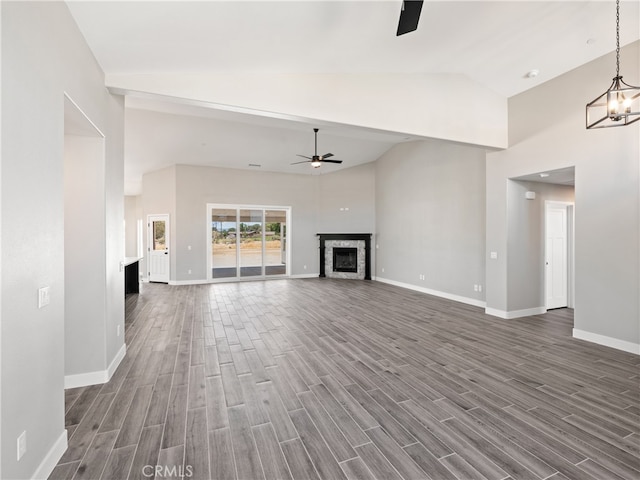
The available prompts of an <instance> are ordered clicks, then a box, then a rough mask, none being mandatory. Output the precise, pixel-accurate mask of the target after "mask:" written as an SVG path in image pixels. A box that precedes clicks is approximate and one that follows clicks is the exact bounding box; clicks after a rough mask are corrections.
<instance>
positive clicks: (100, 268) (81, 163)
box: [63, 93, 110, 388]
mask: <svg viewBox="0 0 640 480" xmlns="http://www.w3.org/2000/svg"><path fill="white" fill-rule="evenodd" d="M63 161H64V173H63V179H64V252H63V254H64V338H65V344H64V355H65V357H64V374H65V388H72V387H77V386H81V385H88V384H91V383H100V382H103V381H105V380H104V379H103V377H101V376H100V374H99V372H103V371H105V367H106V366H105V365H104V358H105V351H104V349H105V338H106V336H107V334H108V333H110V332H107V330H106V329H107V326H106V320H107V318H106V293H105V292H106V288H107V263H106V258H105V252H106V248H107V247H106V237H107V235H106V223H105V222H106V220H105V177H104V176H105V137H104V135H103V134H102V132H101V131H100V130H99V129H98V127H96V125H95V124H94V123H93V122H92V121H91V120H90V119H89V118H88V117H87V115H85V113H84V112H83V111H82V109H81V108H80V107H79V106H78V105H77V104H76V103H75V102H74V101H73V100H72V99H71V98H70V97H69V96H68V95H67V94H66V93H65V94H64V154H63ZM87 312H92V313H91V315H88V314H87ZM98 352H101V354H100V353H98Z"/></svg>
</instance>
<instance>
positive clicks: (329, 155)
mask: <svg viewBox="0 0 640 480" xmlns="http://www.w3.org/2000/svg"><path fill="white" fill-rule="evenodd" d="M329 157H333V153H325V154H324V155H322V157H320V158H322V159H323V160H324V159H325V158H329Z"/></svg>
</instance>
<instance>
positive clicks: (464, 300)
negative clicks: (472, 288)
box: [375, 277, 486, 308]
mask: <svg viewBox="0 0 640 480" xmlns="http://www.w3.org/2000/svg"><path fill="white" fill-rule="evenodd" d="M375 281H376V282H380V283H387V284H389V285H394V286H396V287H402V288H406V289H409V290H415V291H416V292H421V293H426V294H428V295H433V296H434V297H441V298H446V299H447V300H453V301H454V302H460V303H466V304H467V305H473V306H474V307H482V308H484V307H485V306H486V302H484V301H483V300H478V299H476V298H469V297H463V296H461V295H455V294H453V293H447V292H441V291H439V290H432V289H430V288H425V287H418V286H417V285H411V284H410V283H404V282H397V281H395V280H389V279H388V278H382V277H375Z"/></svg>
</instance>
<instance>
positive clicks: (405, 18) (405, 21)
mask: <svg viewBox="0 0 640 480" xmlns="http://www.w3.org/2000/svg"><path fill="white" fill-rule="evenodd" d="M422 3H423V0H403V2H402V10H401V11H400V21H399V22H398V31H397V33H396V37H399V36H400V35H404V34H405V33H409V32H413V31H414V30H416V29H417V28H418V20H420V12H421V11H422Z"/></svg>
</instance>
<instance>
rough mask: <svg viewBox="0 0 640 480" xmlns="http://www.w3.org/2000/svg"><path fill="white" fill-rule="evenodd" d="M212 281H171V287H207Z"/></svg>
mask: <svg viewBox="0 0 640 480" xmlns="http://www.w3.org/2000/svg"><path fill="white" fill-rule="evenodd" d="M207 283H213V282H212V281H211V280H169V285H205V284H207Z"/></svg>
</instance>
